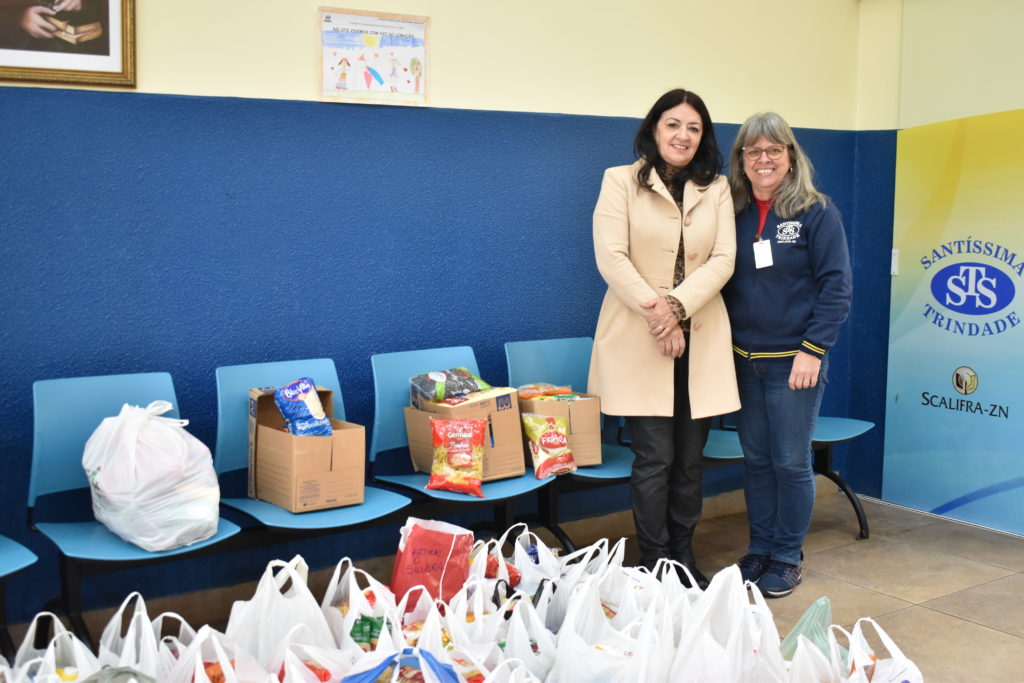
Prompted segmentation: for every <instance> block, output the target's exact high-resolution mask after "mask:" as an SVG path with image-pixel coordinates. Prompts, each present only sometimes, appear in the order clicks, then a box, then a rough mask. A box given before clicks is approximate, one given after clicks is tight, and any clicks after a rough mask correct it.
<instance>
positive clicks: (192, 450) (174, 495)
mask: <svg viewBox="0 0 1024 683" xmlns="http://www.w3.org/2000/svg"><path fill="white" fill-rule="evenodd" d="M170 409H171V404H170V403H168V402H167V401H153V402H152V403H150V404H149V405H148V406H147V407H145V408H140V407H139V406H133V405H128V404H127V403H126V404H125V405H124V406H123V407H122V408H121V413H120V414H119V415H117V416H116V417H108V418H106V419H104V420H103V422H102V423H101V424H100V426H99V427H97V428H96V431H95V432H93V434H92V436H90V437H89V441H88V442H86V444H85V452H84V454H83V455H82V466H83V467H84V468H85V473H86V475H87V476H88V478H89V484H90V486H91V489H92V509H93V513H94V514H95V515H96V519H97V520H99V521H100V522H102V523H103V524H104V525H105V526H106V527H107V528H108V529H110V530H111V531H112V532H113V533H115V534H117V535H118V536H120V537H121V538H123V539H124V540H126V541H128V542H129V543H134V544H135V545H137V546H139V547H140V548H143V549H145V550H149V551H151V552H158V551H162V550H171V549H173V548H178V547H180V546H183V545H191V544H192V543H196V542H197V541H202V540H204V539H206V538H209V537H210V536H213V535H214V534H215V533H217V522H218V520H219V517H220V515H219V511H218V506H219V504H220V486H219V485H218V484H217V474H216V472H214V469H213V459H212V458H211V457H210V449H209V448H207V447H206V446H205V445H204V444H203V443H202V442H201V441H199V439H197V438H195V437H194V436H192V435H191V434H189V433H188V432H186V431H185V429H184V426H185V425H187V424H188V420H176V419H173V418H168V417H160V416H161V415H163V414H164V413H166V412H167V411H168V410H170Z"/></svg>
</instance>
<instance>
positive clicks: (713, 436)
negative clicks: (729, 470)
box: [704, 429, 743, 465]
mask: <svg viewBox="0 0 1024 683" xmlns="http://www.w3.org/2000/svg"><path fill="white" fill-rule="evenodd" d="M704 459H705V461H709V460H710V461H714V462H711V463H706V464H711V465H716V464H721V465H729V464H732V463H735V462H740V461H741V460H743V449H741V448H740V435H739V432H737V431H735V430H732V429H712V430H711V432H710V433H708V442H707V444H706V445H705V446H704Z"/></svg>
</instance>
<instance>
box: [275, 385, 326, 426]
mask: <svg viewBox="0 0 1024 683" xmlns="http://www.w3.org/2000/svg"><path fill="white" fill-rule="evenodd" d="M274 403H276V404H277V409H278V410H280V411H281V415H282V416H284V421H285V424H286V425H287V426H288V432H289V433H290V434H295V435H296V436H330V435H331V434H333V433H334V428H333V427H332V426H331V419H330V418H329V417H328V416H327V414H326V413H325V412H324V407H323V405H321V403H320V397H319V396H318V395H317V393H316V384H315V383H314V382H313V380H312V379H310V378H309V377H303V378H302V379H297V380H295V381H294V382H290V383H288V384H286V385H284V386H283V387H279V388H278V389H276V390H275V391H274Z"/></svg>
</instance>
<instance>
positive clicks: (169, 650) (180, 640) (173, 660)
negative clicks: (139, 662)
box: [152, 612, 196, 681]
mask: <svg viewBox="0 0 1024 683" xmlns="http://www.w3.org/2000/svg"><path fill="white" fill-rule="evenodd" d="M175 622H176V623H177V625H178V628H177V629H176V630H173V631H171V629H173V624H174V623H175ZM152 627H153V635H154V636H155V637H156V639H157V668H156V670H157V674H156V677H155V678H156V679H157V680H158V681H163V680H166V678H167V676H168V675H169V674H170V672H171V670H172V669H174V667H175V666H176V665H177V663H178V657H180V656H181V654H182V653H183V652H185V650H186V649H187V648H188V646H189V645H191V644H192V641H193V640H194V639H195V637H196V630H195V629H194V628H192V626H191V625H189V623H188V622H187V621H185V617H183V616H181V615H180V614H177V613H175V612H163V613H162V614H158V615H157V616H156V617H155V618H154V619H153V622H152ZM168 631H171V632H168Z"/></svg>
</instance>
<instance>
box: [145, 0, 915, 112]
mask: <svg viewBox="0 0 1024 683" xmlns="http://www.w3.org/2000/svg"><path fill="white" fill-rule="evenodd" d="M893 2H895V0H861V2H858V0H827V1H826V2H822V1H820V0H774V1H773V2H772V3H765V2H763V0H729V1H723V2H703V1H702V2H696V1H694V0H638V1H636V2H610V1H605V0H600V1H595V0H518V1H517V2H498V1H497V0H359V2H357V3H354V4H353V5H342V7H351V8H353V9H364V10H379V11H387V12H395V13H403V14H414V15H426V16H429V17H430V18H431V25H430V40H431V43H430V59H431V60H432V65H431V74H430V76H431V82H430V97H431V104H432V105H433V106H437V107H452V108H468V109H492V110H511V111H540V112H559V113H570V114H593V115H603V116H642V115H643V113H645V111H646V109H647V108H648V107H649V106H650V104H651V103H652V102H653V100H654V98H655V96H656V95H657V94H660V93H661V92H662V91H664V90H667V89H669V88H672V87H677V86H682V87H686V88H690V89H692V90H695V91H696V92H698V93H700V94H701V96H702V97H704V99H705V100H706V102H707V103H708V107H709V109H710V110H711V114H712V117H713V118H715V119H716V120H719V121H724V122H735V123H738V122H741V121H742V120H743V119H745V118H746V117H747V116H748V115H750V114H751V113H753V112H755V111H758V110H763V109H775V110H777V111H779V112H780V113H782V114H783V115H784V116H786V117H787V118H789V120H790V121H791V123H793V124H794V125H799V126H810V127H818V128H837V129H850V128H855V127H857V125H858V113H857V112H858V107H857V80H858V77H859V75H860V74H859V71H858V50H859V48H860V44H859V39H858V12H859V11H860V10H859V7H860V6H861V5H862V4H865V3H867V4H878V3H882V4H892V3H893ZM320 4H321V3H318V2H316V1H315V0H287V1H282V0H249V1H248V2H245V3H242V4H238V3H226V2H210V0H174V1H173V2H163V1H158V0H136V5H137V15H138V43H139V51H138V90H139V91H140V92H154V93H177V94H189V95H216V96H237V97H261V98H281V99H294V100H309V99H315V97H316V86H317V83H316V79H317V71H316V63H315V62H316V41H317V36H316V25H315V18H316V9H317V7H318V6H319V5H320ZM884 66H886V67H887V68H888V66H890V65H889V64H888V63H885V64H884ZM869 118H870V121H871V122H872V125H874V124H875V122H876V121H875V120H876V119H877V118H878V117H869ZM894 125H895V121H894V120H893V121H888V122H885V121H881V120H880V119H879V121H878V125H876V126H875V127H890V128H891V127H893V126H894Z"/></svg>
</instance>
